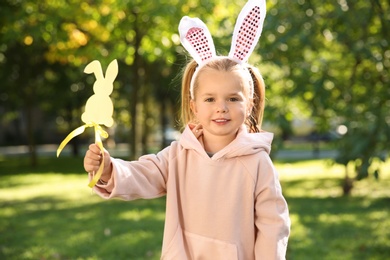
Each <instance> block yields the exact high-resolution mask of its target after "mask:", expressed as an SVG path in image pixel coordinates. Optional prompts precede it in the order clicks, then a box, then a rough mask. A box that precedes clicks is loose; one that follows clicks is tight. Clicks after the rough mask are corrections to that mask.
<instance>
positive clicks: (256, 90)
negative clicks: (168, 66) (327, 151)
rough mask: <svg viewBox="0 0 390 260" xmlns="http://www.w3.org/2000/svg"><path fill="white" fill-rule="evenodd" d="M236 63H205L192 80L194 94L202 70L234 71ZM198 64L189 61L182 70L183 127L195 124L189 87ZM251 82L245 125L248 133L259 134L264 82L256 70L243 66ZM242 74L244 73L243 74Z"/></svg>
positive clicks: (222, 59)
mask: <svg viewBox="0 0 390 260" xmlns="http://www.w3.org/2000/svg"><path fill="white" fill-rule="evenodd" d="M237 65H238V63H237V62H235V61H233V60H231V59H229V58H220V59H215V60H212V61H209V62H207V63H206V64H205V65H203V66H202V67H201V68H200V71H199V72H198V73H197V77H196V78H195V79H193V80H194V93H196V88H197V85H198V78H199V75H200V74H201V73H202V71H204V70H207V69H208V70H210V69H212V70H217V71H227V72H230V71H236V70H237ZM197 66H198V64H197V63H196V62H195V61H194V60H192V61H190V62H189V63H188V64H187V66H186V67H185V69H184V72H183V78H182V87H181V123H182V125H183V127H185V126H186V125H187V124H189V123H195V119H196V117H195V115H194V113H193V112H192V111H191V108H190V101H191V94H190V86H191V80H192V77H193V75H194V73H195V70H196V69H197ZM244 66H245V67H246V68H247V69H248V71H249V73H250V75H251V77H252V81H253V98H252V110H251V113H250V115H249V117H248V118H247V120H246V122H245V124H246V125H247V127H248V131H249V132H251V133H258V132H261V123H262V121H263V114H264V101H265V86H264V80H263V77H262V76H261V74H260V72H259V71H258V70H257V68H255V67H253V66H251V65H249V64H245V65H244ZM243 73H244V72H243ZM245 92H246V93H247V95H249V94H248V93H249V92H250V91H249V90H247V91H245Z"/></svg>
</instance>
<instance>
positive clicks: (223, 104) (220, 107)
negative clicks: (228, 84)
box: [217, 102, 229, 113]
mask: <svg viewBox="0 0 390 260" xmlns="http://www.w3.org/2000/svg"><path fill="white" fill-rule="evenodd" d="M228 110H229V109H228V106H227V104H226V102H219V103H218V104H217V112H218V113H226V112H228Z"/></svg>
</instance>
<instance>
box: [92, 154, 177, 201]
mask: <svg viewBox="0 0 390 260" xmlns="http://www.w3.org/2000/svg"><path fill="white" fill-rule="evenodd" d="M169 149H170V147H167V148H165V149H164V150H162V151H161V152H159V153H158V154H149V155H144V156H142V157H140V158H139V160H137V161H124V160H121V159H115V158H112V159H111V161H112V174H111V179H110V180H109V181H108V182H107V184H106V185H103V184H97V185H95V187H94V188H93V190H94V191H95V192H96V193H97V194H98V195H99V196H101V197H102V198H105V199H111V198H120V199H123V200H135V199H139V198H143V199H151V198H157V197H161V196H163V195H165V193H166V180H167V177H168V154H169ZM92 178H93V176H92V175H91V174H90V176H89V179H90V180H91V179H92Z"/></svg>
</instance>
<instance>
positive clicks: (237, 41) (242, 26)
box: [228, 0, 266, 63]
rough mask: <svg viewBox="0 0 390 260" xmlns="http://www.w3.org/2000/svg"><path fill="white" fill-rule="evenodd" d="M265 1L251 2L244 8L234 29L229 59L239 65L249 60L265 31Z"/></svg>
mask: <svg viewBox="0 0 390 260" xmlns="http://www.w3.org/2000/svg"><path fill="white" fill-rule="evenodd" d="M265 15H266V4H265V0H249V1H248V2H247V3H246V4H245V6H244V7H243V8H242V10H241V12H240V15H239V16H238V18H237V22H236V25H235V27H234V32H233V39H232V46H231V49H230V52H229V56H228V57H229V58H231V59H233V60H235V61H236V62H238V63H244V62H246V61H247V60H248V59H249V56H250V55H251V54H252V52H253V50H254V48H255V47H256V44H257V42H258V41H259V38H260V35H261V32H262V30H263V23H264V18H265Z"/></svg>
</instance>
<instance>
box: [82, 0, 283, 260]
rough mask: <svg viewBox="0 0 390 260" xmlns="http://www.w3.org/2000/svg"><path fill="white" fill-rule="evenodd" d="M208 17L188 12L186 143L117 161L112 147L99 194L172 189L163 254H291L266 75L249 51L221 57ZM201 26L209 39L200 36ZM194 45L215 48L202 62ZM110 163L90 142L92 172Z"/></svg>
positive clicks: (127, 195)
mask: <svg viewBox="0 0 390 260" xmlns="http://www.w3.org/2000/svg"><path fill="white" fill-rule="evenodd" d="M250 2H255V1H250ZM256 2H258V1H256ZM260 2H261V3H263V1H260ZM264 6H265V3H264ZM264 6H261V7H264ZM244 9H245V8H244ZM251 10H252V11H253V8H252V9H251ZM260 10H261V9H260ZM246 14H247V13H246ZM239 19H240V17H239ZM199 21H200V20H198V19H195V20H194V19H190V18H188V17H185V18H183V19H182V22H183V23H185V24H184V25H183V23H182V22H181V26H179V30H180V33H181V36H182V42H183V45H184V46H185V47H186V46H187V47H186V48H187V50H189V51H190V53H191V54H192V56H193V57H194V59H195V60H194V61H191V62H190V63H189V64H188V65H187V67H186V69H185V71H184V75H183V81H182V122H183V124H184V125H185V129H184V131H183V133H182V135H181V138H180V140H179V141H177V142H176V141H175V142H172V144H171V145H170V146H168V147H167V148H165V149H164V150H162V151H160V152H159V153H157V154H156V155H153V154H150V155H145V156H142V157H141V158H139V160H138V161H131V162H128V161H123V160H120V159H114V158H110V156H109V154H108V152H107V151H105V155H106V156H104V158H105V168H104V170H103V174H102V176H101V178H100V181H99V182H98V184H97V185H96V186H95V187H94V191H95V192H96V193H97V194H99V195H100V196H101V197H103V198H107V199H108V198H114V197H117V198H122V199H124V200H134V199H138V198H146V199H151V198H157V197H160V196H163V195H166V196H167V200H166V220H165V229H164V239H163V246H162V256H161V259H169V260H170V259H178V260H185V259H213V260H215V259H223V260H226V259H227V260H229V259H243V260H251V259H266V260H268V259H284V258H285V254H286V248H287V240H288V236H289V232H290V219H289V215H288V208H287V203H286V201H285V199H284V198H283V195H282V192H281V187H280V183H279V181H278V177H277V173H276V171H275V168H274V166H273V163H272V161H271V159H270V157H269V152H270V149H271V141H272V134H270V133H266V132H263V131H261V127H260V126H261V121H262V116H263V110H264V98H265V96H264V82H263V79H262V77H261V75H260V73H259V72H258V71H257V70H256V69H255V68H254V67H252V66H250V65H248V64H247V63H245V62H242V60H246V58H247V56H245V55H244V56H245V57H243V58H242V60H240V59H237V56H239V55H236V54H237V53H236V52H235V51H232V52H231V54H232V55H231V54H229V56H227V57H221V56H215V54H214V50H213V46H212V42H211V41H210V38H211V37H209V35H208V30H206V29H205V27H204V24H203V23H199ZM188 22H189V23H190V25H189V26H187V25H188ZM194 22H195V23H194ZM261 22H262V21H260V23H261ZM186 23H187V25H186ZM261 25H262V24H261ZM258 27H260V31H261V26H258ZM183 28H184V29H183ZM194 28H195V29H194ZM257 29H258V28H257ZM235 32H236V30H235ZM194 33H195V34H198V35H200V36H201V37H200V38H201V42H200V43H196V42H191V39H192V36H193V34H194ZM257 33H258V31H257ZM202 36H204V37H203V38H202ZM233 38H234V36H233ZM198 39H199V37H198ZM255 42H256V40H254V42H253V41H252V44H254V43H255ZM192 44H194V46H199V45H200V46H202V45H204V46H207V48H206V49H205V50H206V52H210V55H208V54H206V56H208V58H207V59H203V60H202V59H201V57H204V56H205V55H204V53H201V52H202V51H203V50H204V49H203V48H200V49H199V48H198V49H199V50H200V52H199V50H198V51H197V50H196V48H193V49H191V48H189V46H190V45H191V46H192ZM235 46H236V45H235ZM210 49H211V51H210ZM196 52H198V53H196ZM248 53H249V54H250V52H248ZM248 53H247V55H249V54H248ZM198 54H199V55H198ZM100 160H101V155H100V149H99V147H98V146H97V145H95V144H92V145H90V147H89V150H88V151H87V153H86V156H85V159H84V168H85V170H86V171H87V172H89V173H90V174H89V178H90V179H91V178H93V175H94V172H96V171H97V170H98V168H99V164H100Z"/></svg>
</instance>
